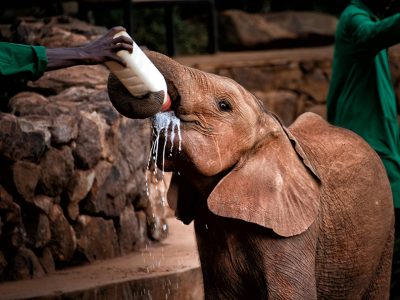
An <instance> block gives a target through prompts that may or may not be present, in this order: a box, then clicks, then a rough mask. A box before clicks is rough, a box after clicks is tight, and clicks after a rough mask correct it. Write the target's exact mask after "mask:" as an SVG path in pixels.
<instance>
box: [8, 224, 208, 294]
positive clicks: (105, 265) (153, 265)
mask: <svg viewBox="0 0 400 300" xmlns="http://www.w3.org/2000/svg"><path fill="white" fill-rule="evenodd" d="M168 224H169V232H170V234H169V236H168V238H167V239H165V240H164V241H163V242H161V243H159V244H157V245H153V246H149V247H147V248H145V249H142V250H140V251H139V252H136V253H132V254H130V255H126V256H123V257H118V258H115V259H109V260H106V261H99V262H95V263H93V264H91V265H87V266H82V267H76V268H70V269H66V270H62V271H57V272H56V273H54V274H51V275H49V276H46V277H43V278H38V279H32V280H23V281H16V282H5V283H1V284H0V300H5V299H7V300H10V299H48V300H49V299H74V300H76V299H88V300H89V299H90V300H98V299H104V300H114V299H115V300H131V299H135V300H136V299H137V300H141V299H152V300H158V299H163V300H164V299H177V300H178V299H179V300H182V299H185V300H186V299H193V300H198V299H204V292H203V282H202V275H201V268H200V261H199V257H198V253H197V248H196V240H195V236H194V230H193V224H191V225H189V226H186V225H184V224H182V223H181V222H180V221H178V220H176V219H174V218H171V219H168Z"/></svg>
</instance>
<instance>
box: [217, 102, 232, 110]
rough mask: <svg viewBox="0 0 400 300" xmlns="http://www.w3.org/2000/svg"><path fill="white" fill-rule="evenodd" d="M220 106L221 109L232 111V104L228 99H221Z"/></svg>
mask: <svg viewBox="0 0 400 300" xmlns="http://www.w3.org/2000/svg"><path fill="white" fill-rule="evenodd" d="M218 107H219V109H220V110H221V111H231V110H232V106H231V104H230V103H229V102H228V101H227V100H219V101H218Z"/></svg>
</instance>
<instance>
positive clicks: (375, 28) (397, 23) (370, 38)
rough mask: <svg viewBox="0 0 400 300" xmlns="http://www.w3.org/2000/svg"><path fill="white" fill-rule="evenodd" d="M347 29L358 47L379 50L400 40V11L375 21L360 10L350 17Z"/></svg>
mask: <svg viewBox="0 0 400 300" xmlns="http://www.w3.org/2000/svg"><path fill="white" fill-rule="evenodd" d="M346 31H347V33H348V34H349V35H350V36H351V38H352V42H353V43H354V44H355V45H357V46H358V47H360V48H364V49H365V50H369V51H371V50H375V51H376V52H379V51H381V50H383V49H386V48H389V47H390V46H393V45H395V44H397V43H399V42H400V13H398V14H395V15H393V16H391V17H388V18H385V19H382V20H376V21H374V20H371V16H370V15H369V14H368V13H367V12H361V11H360V12H357V13H355V14H353V15H351V16H350V17H349V18H348V20H347V23H346Z"/></svg>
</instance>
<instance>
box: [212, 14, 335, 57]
mask: <svg viewBox="0 0 400 300" xmlns="http://www.w3.org/2000/svg"><path fill="white" fill-rule="evenodd" d="M219 21H220V26H219V30H220V46H221V49H223V50H253V49H270V48H287V47H298V46H302V47H304V46H321V45H327V44H332V43H333V40H334V34H335V29H336V24H337V18H336V17H334V16H331V15H327V14H322V13H318V12H301V11H300V12H296V11H285V12H270V13H263V14H260V13H257V14H254V13H246V12H244V11H240V10H226V11H223V12H222V13H221V15H220V18H219Z"/></svg>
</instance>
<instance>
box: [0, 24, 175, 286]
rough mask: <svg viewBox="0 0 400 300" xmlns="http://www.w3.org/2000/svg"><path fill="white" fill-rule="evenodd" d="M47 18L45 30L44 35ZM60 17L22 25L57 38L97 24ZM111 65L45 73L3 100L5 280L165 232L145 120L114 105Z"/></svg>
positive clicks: (0, 170)
mask: <svg viewBox="0 0 400 300" xmlns="http://www.w3.org/2000/svg"><path fill="white" fill-rule="evenodd" d="M46 24H50V25H51V26H50V27H49V28H48V33H49V32H50V33H51V34H49V35H47V36H48V39H46V38H44V36H41V35H40V33H41V32H42V31H41V30H43V28H46ZM56 24H58V23H57V22H52V21H49V22H47V23H41V24H37V23H36V22H32V23H29V22H28V23H26V22H22V23H21V24H20V26H19V29H20V31H21V32H25V33H29V34H27V35H26V36H27V37H29V38H30V39H33V41H36V40H35V39H34V37H35V36H38V35H39V37H41V38H43V41H45V42H46V43H47V44H51V45H53V46H68V45H71V43H72V44H74V43H75V42H74V41H78V42H82V41H87V40H88V39H89V38H91V37H93V36H96V34H97V33H98V32H97V31H95V30H93V29H92V31H90V30H91V29H90V28H89V27H85V25H84V24H82V23H80V22H78V23H75V25H73V23H68V22H66V21H65V20H64V21H63V22H61V24H62V26H64V27H62V26H61V27H57V26H56ZM67 25H69V30H70V31H67V30H66V29H65V28H66V26H67ZM71 28H72V29H73V28H75V30H72V31H71ZM77 28H80V29H79V30H78V29H77ZM85 28H86V29H85ZM35 30H37V31H35ZM85 30H86V31H87V33H88V32H89V33H90V32H92V33H93V35H90V34H86V35H85V34H82V32H85ZM74 32H75V33H74ZM76 32H80V33H79V34H78V33H76ZM38 39H39V38H38ZM54 43H55V44H54ZM108 74H109V72H108V70H107V69H106V68H105V67H104V66H102V65H98V66H77V67H71V68H68V69H64V70H58V71H52V72H48V73H46V74H45V75H44V76H42V77H41V78H40V79H39V80H37V81H35V82H28V84H27V86H26V87H25V90H24V91H22V92H19V93H17V94H15V95H14V96H12V97H11V99H9V100H5V102H3V103H2V110H1V111H0V281H4V280H20V279H28V278H35V277H40V276H44V275H45V274H46V273H51V272H54V271H55V270H56V269H61V268H63V267H66V266H73V265H81V264H85V263H90V262H93V261H95V260H101V259H107V258H113V257H116V256H119V255H123V254H126V253H129V252H131V251H134V250H136V249H139V248H140V247H143V246H144V245H145V244H147V243H149V242H151V241H159V240H162V239H163V238H164V237H165V236H166V234H167V232H168V227H167V223H166V214H167V207H166V201H165V198H163V195H164V194H163V192H164V190H165V186H164V183H163V181H161V180H160V178H156V177H155V176H154V175H153V172H150V171H149V170H147V164H148V158H149V154H150V139H151V126H150V123H149V120H130V119H127V118H124V117H122V116H121V115H120V114H119V113H118V112H117V111H116V110H115V109H114V108H113V107H112V105H111V103H110V101H109V99H108V95H107V92H106V82H107V78H108ZM146 177H147V180H146Z"/></svg>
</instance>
